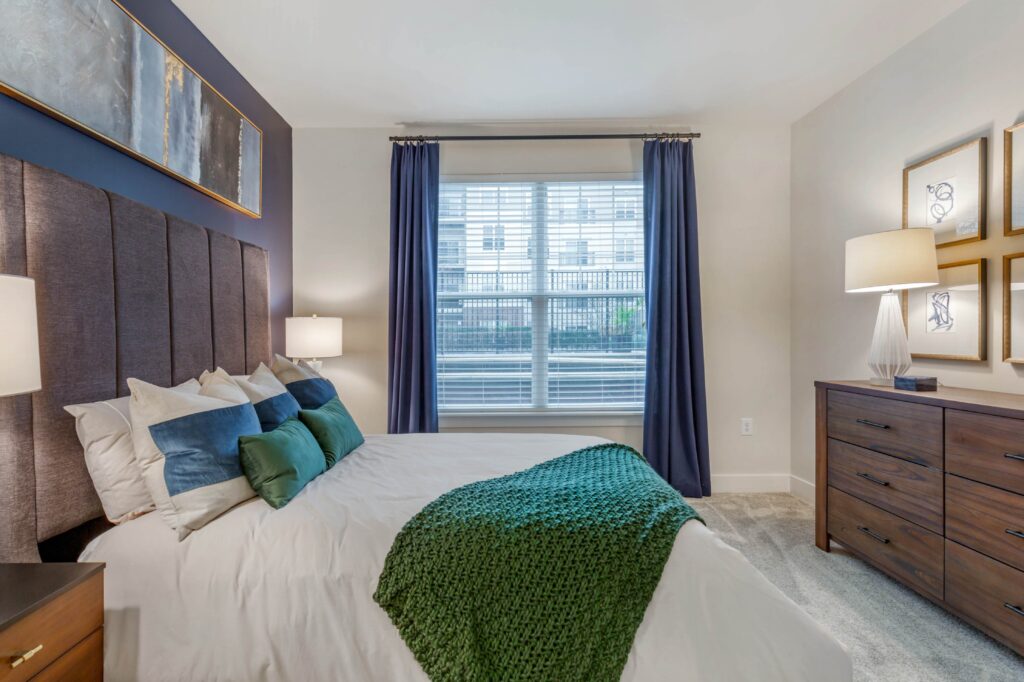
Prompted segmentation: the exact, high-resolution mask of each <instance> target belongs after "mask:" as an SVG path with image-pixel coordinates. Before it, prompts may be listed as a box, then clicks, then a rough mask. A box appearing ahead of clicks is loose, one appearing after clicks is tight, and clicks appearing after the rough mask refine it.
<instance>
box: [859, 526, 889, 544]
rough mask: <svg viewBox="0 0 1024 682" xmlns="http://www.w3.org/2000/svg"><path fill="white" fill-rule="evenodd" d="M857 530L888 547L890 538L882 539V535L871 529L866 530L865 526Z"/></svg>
mask: <svg viewBox="0 0 1024 682" xmlns="http://www.w3.org/2000/svg"><path fill="white" fill-rule="evenodd" d="M857 530H859V531H860V532H861V533H864V534H865V535H868V536H870V537H871V538H872V539H873V540H878V541H879V542H881V543H882V544H883V545H888V544H889V538H886V537H882V536H881V535H879V534H878V533H876V532H875V531H873V530H871V529H870V528H865V527H864V526H857Z"/></svg>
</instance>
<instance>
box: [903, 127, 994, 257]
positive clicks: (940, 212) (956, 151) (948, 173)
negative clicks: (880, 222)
mask: <svg viewBox="0 0 1024 682" xmlns="http://www.w3.org/2000/svg"><path fill="white" fill-rule="evenodd" d="M987 149H988V141H987V138H984V137H979V138H977V139H976V140H971V141H970V142H967V143H966V144H962V145H960V146H958V147H954V148H953V149H949V150H946V151H944V152H942V153H940V154H936V155H935V156H932V157H930V158H927V159H925V160H924V161H920V162H918V163H915V164H914V165H912V166H907V167H906V168H904V169H903V227H905V228H906V227H930V228H932V229H933V230H935V245H936V246H937V247H938V248H943V247H946V246H953V245H955V244H964V243H966V242H973V241H978V240H980V239H984V238H985V217H986V210H985V195H986V186H987V183H986V169H987V164H988V161H987Z"/></svg>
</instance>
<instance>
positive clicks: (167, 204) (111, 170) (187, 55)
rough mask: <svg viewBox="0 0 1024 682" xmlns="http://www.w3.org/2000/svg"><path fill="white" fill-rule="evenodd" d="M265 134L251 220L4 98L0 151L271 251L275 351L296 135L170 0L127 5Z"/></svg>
mask: <svg viewBox="0 0 1024 682" xmlns="http://www.w3.org/2000/svg"><path fill="white" fill-rule="evenodd" d="M121 2H122V4H123V5H124V6H125V8H126V9H127V10H128V11H129V12H131V13H132V14H134V15H135V17H136V18H137V19H138V20H139V21H141V22H142V23H143V24H144V25H145V26H146V27H147V28H149V29H150V30H151V31H152V32H153V33H155V34H156V35H157V36H159V38H160V39H161V40H163V41H164V42H165V43H167V45H168V46H169V47H170V48H171V49H172V50H174V51H175V52H177V53H178V55H179V56H180V57H181V58H182V59H184V60H185V62H187V63H188V65H189V66H191V67H192V68H193V69H195V70H196V71H197V72H198V73H199V74H200V75H202V77H203V78H205V79H206V80H207V81H209V82H210V84H211V85H213V87H215V88H217V90H219V91H220V92H221V94H222V95H224V97H226V98H227V99H228V100H229V101H231V103H232V104H234V105H235V106H236V107H238V108H239V109H240V110H242V111H243V112H244V113H245V115H246V116H248V117H249V118H250V119H252V121H253V122H254V123H255V124H256V125H257V126H259V127H260V128H261V129H262V130H263V135H264V137H263V217H262V218H259V219H256V218H250V217H248V216H246V215H244V214H242V213H240V212H238V211H236V210H234V209H232V208H229V207H227V206H225V205H224V204H222V203H220V202H218V201H217V200H216V199H212V198H210V197H208V196H206V195H205V194H203V193H201V192H199V191H198V190H195V189H192V188H191V187H189V186H188V185H185V184H184V183H182V182H179V181H178V180H175V179H174V178H172V177H170V176H168V175H165V174H164V173H161V172H160V171H158V170H156V169H155V168H151V167H149V166H147V165H146V164H144V163H142V162H140V161H136V160H135V159H133V158H131V157H130V156H128V155H127V154H124V153H122V152H120V151H118V150H116V149H114V148H113V147H110V146H108V145H106V144H104V143H102V142H100V141H98V140H95V139H93V138H91V137H89V136H88V135H86V134H84V133H80V132H78V131H77V130H75V129H74V128H71V127H69V126H66V125H64V124H63V123H60V122H59V121H57V120H56V119H53V118H51V117H49V116H47V115H46V114H43V113H40V112H38V111H36V110H35V109H32V108H31V107H28V106H26V105H24V104H21V103H20V102H17V101H16V100H14V99H11V98H10V97H7V96H5V95H0V152H2V153H4V154H10V155H11V156H15V157H17V158H20V159H24V160H26V161H30V162H32V163H34V164H37V165H39V166H44V167H46V168H52V169H54V170H56V171H59V172H61V173H64V174H66V175H70V176H72V177H74V178H78V179H79V180H83V181H84V182H88V183H89V184H92V185H96V186H97V187H102V188H103V189H106V190H109V191H111V192H116V193H118V194H122V195H124V196H126V197H129V198H130V199H134V200H135V201H139V202H141V203H143V204H147V205H149V206H153V207H154V208H158V209H160V210H161V211H166V212H167V213H172V214H174V215H177V216H180V217H181V218H184V219H185V220H190V221H192V222H194V223H198V224H200V225H203V226H205V227H209V228H211V229H213V230H217V231H220V232H224V233H226V234H229V235H231V236H232V237H235V238H236V239H240V240H243V241H247V242H250V243H252V244H257V245H259V246H262V247H264V248H265V249H267V250H268V251H269V252H270V309H271V319H272V326H273V329H272V332H273V336H272V338H273V344H274V350H275V351H277V352H282V353H283V352H284V318H285V317H287V316H288V315H291V312H292V129H291V126H289V125H288V122H287V121H285V120H284V119H283V118H281V116H280V115H279V114H278V113H277V112H276V111H274V109H273V107H271V106H270V104H268V103H267V101H266V100H264V99H263V98H262V97H261V96H260V94H259V93H258V92H256V90H255V89H254V88H253V87H252V86H251V85H249V83H248V82H247V81H246V80H245V79H244V78H242V76H241V74H239V73H238V71H236V70H235V68H234V67H233V66H232V65H231V64H230V62H228V60H227V59H225V58H224V56H223V55H222V54H221V53H220V52H218V51H217V48H216V47H214V46H213V45H212V44H211V43H210V41H209V40H207V39H206V36H204V35H203V34H202V33H201V32H200V31H199V29H197V28H196V27H195V26H194V25H193V24H192V22H191V21H189V20H188V19H187V18H186V17H185V15H184V14H182V13H181V11H180V10H179V9H178V8H177V7H175V6H174V3H172V2H171V0H121Z"/></svg>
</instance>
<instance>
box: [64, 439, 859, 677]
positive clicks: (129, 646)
mask: <svg viewBox="0 0 1024 682" xmlns="http://www.w3.org/2000/svg"><path fill="white" fill-rule="evenodd" d="M598 442H600V439H596V438H587V437H582V436H565V435H522V434H515V435H513V434H502V435H500V436H495V435H493V434H484V435H480V434H422V435H406V436H368V437H367V441H366V443H365V444H364V445H363V446H361V447H360V448H359V449H358V450H356V451H355V452H353V453H352V454H350V455H349V456H348V457H346V458H345V459H343V460H342V461H341V462H340V463H339V464H338V465H337V466H335V467H334V468H333V469H331V470H329V471H328V472H327V473H325V474H323V475H322V476H320V477H319V478H317V479H316V480H314V481H313V482H312V483H310V484H309V485H308V486H307V487H306V489H305V490H303V491H302V492H301V493H300V494H299V496H298V497H297V498H296V499H295V500H293V501H292V502H291V503H290V504H289V505H288V506H287V507H285V508H283V509H280V510H277V511H273V510H272V509H271V508H270V507H269V506H268V505H266V504H265V503H264V502H263V501H262V500H259V499H253V500H250V501H249V502H247V503H244V504H242V505H240V506H238V507H236V508H235V509H233V510H232V511H230V512H228V513H227V514H225V515H224V516H222V517H220V518H219V519H217V520H215V521H213V522H212V523H210V524H209V525H208V526H206V527H204V528H202V529H201V530H199V531H196V532H195V533H193V534H192V535H191V536H190V537H189V538H188V539H187V540H185V541H184V542H182V543H179V542H178V541H177V539H176V537H175V535H174V533H173V532H172V531H171V530H170V529H169V528H168V527H167V526H166V525H164V523H163V522H162V520H161V519H160V518H159V516H158V515H157V514H147V515H146V516H143V517H141V518H139V519H136V520H134V521H130V522H128V523H125V524H122V525H120V526H118V527H116V528H113V529H111V530H109V531H107V532H106V533H104V534H103V535H101V536H100V537H98V538H96V539H95V540H93V542H92V543H91V544H90V545H89V546H88V547H87V548H86V550H85V552H84V553H83V554H82V557H81V558H82V560H84V561H103V562H106V564H107V570H106V587H107V590H106V609H107V623H106V637H107V656H106V665H107V675H108V677H109V679H114V680H130V679H146V680H181V679H203V680H214V679H223V680H241V679H245V680H279V679H294V680H365V681H371V680H409V681H412V680H425V679H427V678H426V676H425V675H424V673H423V672H422V670H421V669H420V668H419V665H418V664H417V663H416V660H415V659H414V658H413V656H412V654H411V653H410V651H409V649H408V648H407V647H406V646H405V644H404V642H403V641H402V639H401V637H400V636H399V634H398V631H397V630H396V629H395V627H394V626H393V625H392V624H391V622H390V621H389V620H388V616H387V614H386V613H385V612H384V611H383V610H382V609H381V608H380V607H379V606H378V605H377V604H376V603H374V601H373V600H372V598H371V595H372V594H373V592H374V590H375V589H376V584H377V579H378V576H379V575H380V573H381V569H382V568H383V565H384V559H385V557H386V555H387V552H388V549H389V548H390V547H391V543H392V541H393V540H394V537H395V535H396V534H397V533H398V531H399V530H400V529H401V527H402V526H403V525H404V524H405V522H406V521H408V520H409V519H410V518H411V517H412V516H413V515H415V514H416V513H417V512H418V511H420V509H422V508H423V506H424V505H426V504H427V503H429V502H430V501H431V500H433V499H435V498H436V497H438V496H439V495H441V494H442V493H444V492H446V491H448V490H450V489H452V488H454V487H456V486H459V485H463V484H465V483H471V482H474V481H478V480H483V479H487V478H493V477H495V476H501V475H504V474H507V473H512V472H514V471H519V470H522V469H525V468H527V467H529V466H532V465H534V464H538V463H540V462H542V461H546V460H548V459H551V458H553V457H556V456H558V455H562V454H565V453H568V452H570V451H572V450H575V449H577V448H581V447H585V446H588V445H593V444H595V443H598ZM212 642H216V645H215V646H213V645H211V643H212ZM850 676H851V672H850V662H849V658H848V656H847V654H846V652H845V651H844V649H843V648H842V647H841V646H840V645H839V644H838V643H837V642H836V641H835V640H834V639H833V638H832V637H831V636H830V635H829V634H828V633H826V632H825V631H824V630H823V629H822V628H821V627H820V626H819V625H817V624H816V623H815V622H814V621H813V620H811V618H810V617H809V616H808V615H807V614H806V613H804V612H803V611H802V610H801V609H800V608H799V607H798V606H797V605H796V604H794V603H793V602H792V601H790V600H789V599H788V598H787V597H785V596H784V595H783V594H782V593H781V592H780V591H779V590H778V589H777V588H775V587H774V586H772V585H771V584H770V583H768V581H767V580H766V579H765V578H764V577H763V576H762V575H761V574H760V573H759V572H758V571H757V570H756V569H754V568H753V566H751V565H750V563H749V562H747V560H746V559H745V558H743V556H742V555H740V554H739V553H738V552H737V551H736V550H734V549H732V548H730V547H729V546H728V545H726V544H724V543H723V542H722V541H721V540H719V539H718V537H717V536H716V535H715V534H714V533H713V532H712V531H710V530H708V529H707V528H705V527H704V526H703V525H702V524H700V523H698V522H690V523H687V524H685V525H684V526H683V529H682V531H680V533H679V536H678V538H677V540H676V543H675V546H674V549H673V551H672V553H671V555H670V557H669V561H668V563H667V565H666V567H665V572H664V574H663V576H662V579H661V583H660V585H659V587H658V588H657V590H656V592H655V595H654V599H653V600H652V603H651V604H650V606H649V608H648V610H647V614H646V617H645V619H644V622H643V624H642V625H641V627H640V629H639V631H638V632H637V637H636V641H635V643H634V646H633V649H632V651H631V653H630V656H629V660H628V662H627V664H626V669H625V672H624V675H623V680H637V681H640V680H643V681H654V680H753V679H757V680H792V681H796V680H816V681H820V682H827V681H828V680H849V679H850Z"/></svg>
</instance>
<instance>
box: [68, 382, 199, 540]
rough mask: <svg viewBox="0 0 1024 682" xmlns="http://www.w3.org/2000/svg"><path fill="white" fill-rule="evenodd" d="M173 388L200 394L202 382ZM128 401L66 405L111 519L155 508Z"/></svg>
mask: <svg viewBox="0 0 1024 682" xmlns="http://www.w3.org/2000/svg"><path fill="white" fill-rule="evenodd" d="M173 390H175V391H180V392H182V393H192V394H197V393H199V382H198V381H196V380H195V379H189V380H188V381H186V382H185V383H183V384H180V385H178V386H175V387H174V389H173ZM128 405H129V398H127V397H125V398H115V399H113V400H101V401H99V402H95V403H83V404H81V405H67V406H65V407H64V410H65V411H66V412H68V413H69V414H70V415H71V416H72V417H74V418H75V431H76V432H77V433H78V440H79V441H80V442H81V443H82V450H83V451H84V453H85V468H86V469H88V470H89V477H90V478H92V484H93V486H95V488H96V494H97V495H99V498H100V504H101V505H102V506H103V513H104V514H105V515H106V517H107V519H109V520H110V522H111V523H121V522H123V521H128V520H130V519H134V518H136V517H138V516H142V515H143V514H145V513H146V512H150V511H153V509H154V508H155V507H154V505H153V498H152V497H151V496H150V494H149V491H148V490H147V489H146V484H145V483H143V481H142V470H141V469H140V468H139V465H138V463H137V462H136V461H135V447H134V445H133V443H132V425H131V416H130V412H129V407H128Z"/></svg>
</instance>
